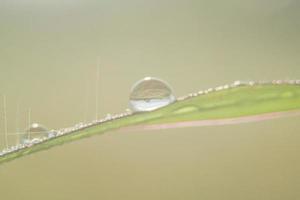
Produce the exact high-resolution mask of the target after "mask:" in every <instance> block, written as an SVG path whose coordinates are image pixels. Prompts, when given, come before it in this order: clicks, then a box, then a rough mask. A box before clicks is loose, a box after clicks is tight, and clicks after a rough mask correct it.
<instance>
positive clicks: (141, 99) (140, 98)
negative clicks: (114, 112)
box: [129, 77, 175, 112]
mask: <svg viewBox="0 0 300 200" xmlns="http://www.w3.org/2000/svg"><path fill="white" fill-rule="evenodd" d="M174 101H175V96H174V95H173V91H172V88H171V86H170V85H169V84H168V83H166V82H165V81H162V80H160V79H158V78H153V77H146V78H144V79H142V80H140V81H138V82H137V83H135V84H134V86H133V87H132V89H131V94H130V97H129V106H130V108H131V109H132V111H133V112H145V111H152V110H155V109H157V108H161V107H164V106H166V105H169V104H170V103H173V102H174Z"/></svg>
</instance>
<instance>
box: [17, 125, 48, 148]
mask: <svg viewBox="0 0 300 200" xmlns="http://www.w3.org/2000/svg"><path fill="white" fill-rule="evenodd" d="M48 134H49V131H48V129H47V128H46V127H44V126H43V125H41V124H38V123H33V124H31V125H30V127H28V128H27V129H26V130H25V133H24V134H22V135H21V138H20V140H21V143H23V144H26V143H32V142H33V141H34V142H35V140H37V139H43V138H45V137H48Z"/></svg>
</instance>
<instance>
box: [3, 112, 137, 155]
mask: <svg viewBox="0 0 300 200" xmlns="http://www.w3.org/2000/svg"><path fill="white" fill-rule="evenodd" d="M129 115H132V112H131V110H129V109H126V111H125V112H123V113H120V114H115V115H111V114H107V115H106V117H105V118H103V119H99V120H94V121H92V122H89V123H83V122H80V123H78V124H75V126H72V127H68V128H62V129H59V130H51V131H49V132H48V137H43V138H33V139H32V140H26V142H24V143H20V144H17V145H15V146H11V147H8V148H5V149H3V150H2V151H0V156H4V155H6V154H9V153H13V152H15V151H19V150H21V149H25V148H28V147H31V146H33V145H36V144H39V143H42V142H45V141H47V140H49V139H53V138H56V137H59V136H63V135H67V134H71V133H73V132H76V131H79V130H83V129H85V128H89V127H92V126H95V125H99V124H102V123H105V122H108V121H112V120H116V119H120V118H123V117H126V116H129Z"/></svg>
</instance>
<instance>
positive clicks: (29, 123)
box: [28, 108, 31, 140]
mask: <svg viewBox="0 0 300 200" xmlns="http://www.w3.org/2000/svg"><path fill="white" fill-rule="evenodd" d="M30 126H31V108H29V109H28V127H29V128H28V139H29V140H30V138H31V133H30Z"/></svg>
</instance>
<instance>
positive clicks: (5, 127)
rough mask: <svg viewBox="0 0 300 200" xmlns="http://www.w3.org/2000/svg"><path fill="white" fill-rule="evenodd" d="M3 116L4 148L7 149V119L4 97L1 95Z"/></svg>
mask: <svg viewBox="0 0 300 200" xmlns="http://www.w3.org/2000/svg"><path fill="white" fill-rule="evenodd" d="M3 115H4V135H5V146H6V148H8V136H7V117H6V95H3Z"/></svg>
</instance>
